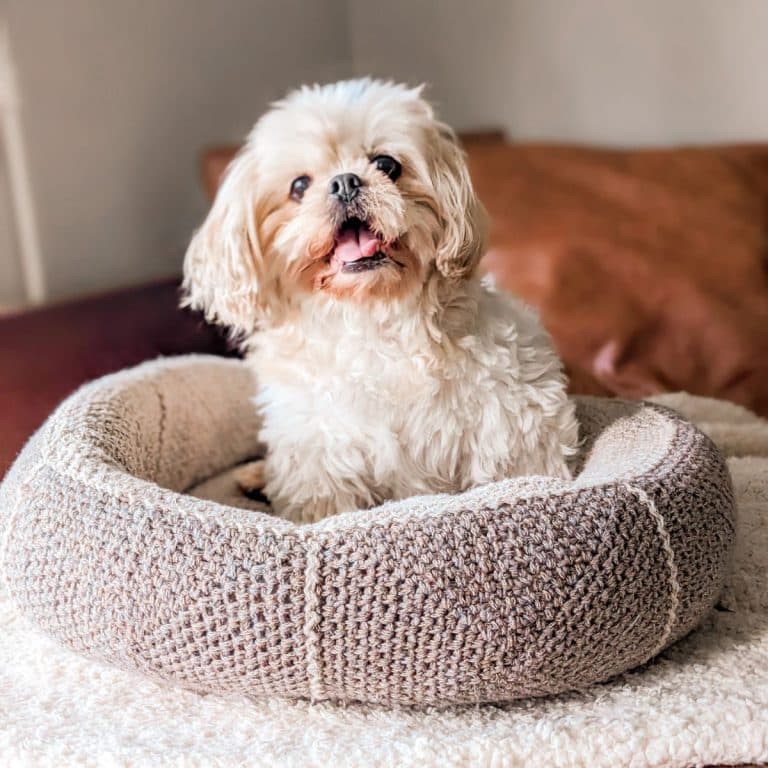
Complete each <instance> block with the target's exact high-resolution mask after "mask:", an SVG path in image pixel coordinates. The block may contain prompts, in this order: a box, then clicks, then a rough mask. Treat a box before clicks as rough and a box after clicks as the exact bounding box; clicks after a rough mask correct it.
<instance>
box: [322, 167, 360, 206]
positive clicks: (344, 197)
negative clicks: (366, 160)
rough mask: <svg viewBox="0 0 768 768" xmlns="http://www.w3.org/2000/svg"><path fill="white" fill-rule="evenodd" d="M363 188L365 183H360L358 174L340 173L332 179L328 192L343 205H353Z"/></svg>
mask: <svg viewBox="0 0 768 768" xmlns="http://www.w3.org/2000/svg"><path fill="white" fill-rule="evenodd" d="M362 186H363V182H362V181H360V177H359V176H357V175H356V174H354V173H340V174H339V175H338V176H334V177H333V178H332V179H331V183H330V184H329V185H328V191H329V192H330V193H331V196H332V197H335V198H336V199H337V200H339V201H341V202H342V203H351V202H352V201H353V200H354V199H355V198H356V197H357V193H358V191H359V190H360V187H362Z"/></svg>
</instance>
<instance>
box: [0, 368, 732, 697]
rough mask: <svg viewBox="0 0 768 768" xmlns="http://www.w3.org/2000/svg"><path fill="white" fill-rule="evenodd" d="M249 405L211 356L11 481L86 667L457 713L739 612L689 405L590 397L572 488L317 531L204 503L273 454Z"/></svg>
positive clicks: (1, 494)
mask: <svg viewBox="0 0 768 768" xmlns="http://www.w3.org/2000/svg"><path fill="white" fill-rule="evenodd" d="M252 390H253V382H252V379H251V374H250V372H249V369H248V368H247V367H246V366H245V365H244V364H243V363H241V362H239V361H235V360H225V359H219V358H212V357H204V356H200V357H197V356H193V357H183V358H174V359H166V360H160V361H155V362H152V363H147V364H144V365H141V366H139V367H137V368H134V369H131V370H128V371H124V372H121V373H118V374H114V375H112V376H108V377H106V378H104V379H101V380H99V381H96V382H94V383H92V384H89V385H88V386H86V387H84V388H82V389H81V390H80V391H79V392H77V393H75V394H74V395H73V396H72V397H70V398H69V399H68V400H67V401H66V402H64V403H63V404H62V405H61V406H60V408H59V409H58V410H57V411H56V412H55V413H54V415H53V416H51V418H50V419H49V420H48V422H47V423H46V424H45V425H44V426H43V427H42V428H41V429H40V430H39V431H38V433H37V434H36V435H35V436H34V437H33V438H32V440H31V441H30V442H29V444H28V445H27V446H26V448H25V449H24V451H23V452H22V454H21V455H20V456H19V458H18V459H17V461H16V463H15V465H14V466H13V468H12V469H11V471H10V473H9V475H8V477H7V478H6V479H5V481H4V483H3V485H2V486H0V547H1V548H2V549H0V558H2V559H1V560H0V567H1V568H2V570H1V571H0V572H2V573H3V574H4V576H5V578H6V580H7V583H8V585H9V588H10V591H11V594H12V596H13V598H14V600H15V602H16V603H17V605H18V606H19V607H20V609H21V610H23V611H24V612H25V613H26V614H27V616H28V617H29V618H30V619H32V620H33V621H34V622H35V623H36V624H37V625H38V626H39V627H41V628H42V629H43V630H45V631H46V632H48V633H50V634H52V635H53V636H55V637H57V638H59V639H60V640H61V641H62V642H64V643H66V644H67V645H68V646H70V647H71V648H73V649H74V650H76V651H79V652H82V653H86V654H89V655H91V656H93V657H96V658H99V659H102V660H104V661H107V662H111V663H113V664H117V665H120V666H122V667H124V668H129V669H136V670H139V671H141V672H143V673H146V674H149V675H152V676H154V677H158V678H161V679H164V680H168V681H172V682H174V683H177V684H180V685H183V686H186V687H189V688H194V689H197V690H200V691H207V692H214V693H226V694H232V693H236V694H238V693H239V694H246V695H249V696H254V697H269V696H285V697H302V698H311V699H314V700H320V699H334V700H342V701H367V702H382V703H389V704H392V703H408V704H447V703H451V702H481V701H500V700H509V699H515V698H519V697H526V696H538V695H544V694H551V693H557V692H561V691H565V690H569V689H573V688H581V687H583V686H586V685H589V684H592V683H595V682H598V681H602V680H606V679H607V678H610V677H611V676H613V675H616V674H618V673H619V672H622V671H624V670H627V669H630V668H632V667H634V666H637V665H640V664H642V663H644V662H646V661H648V660H649V659H650V658H652V657H653V656H654V655H655V654H657V653H658V652H659V651H661V650H662V649H663V648H665V647H666V646H667V645H669V644H670V643H672V642H674V641H675V640H677V639H678V638H680V637H682V636H683V635H685V634H686V633H687V632H689V631H690V630H691V629H692V628H693V627H694V626H695V625H696V624H697V622H699V621H700V619H701V618H702V617H703V616H704V615H705V614H706V613H707V611H709V610H710V609H711V608H712V606H713V604H714V603H715V601H716V599H717V597H718V595H719V592H720V589H721V587H722V585H723V581H724V578H725V574H726V571H727V566H728V560H729V551H730V549H731V544H732V542H733V534H734V500H733V494H732V490H731V484H730V479H729V476H728V472H727V469H726V468H725V464H724V461H723V459H722V457H721V455H720V454H719V452H718V451H717V449H716V448H715V447H714V445H713V444H712V442H711V441H710V440H709V439H708V438H707V437H705V436H704V435H703V434H702V433H701V432H699V431H698V430H697V429H696V428H695V427H693V426H692V425H691V424H689V423H687V422H685V421H683V420H682V419H680V418H679V417H678V416H676V415H675V414H674V413H673V412H671V411H668V410H666V409H663V408H660V407H657V406H651V405H647V404H638V403H628V402H622V401H616V400H607V399H592V398H583V399H579V401H578V413H579V419H580V423H581V425H582V437H583V451H582V455H581V457H580V459H579V463H578V466H577V467H576V472H575V479H574V480H573V481H568V482H565V481H562V480H556V479H552V478H541V477H536V478H518V479H512V480H506V481H504V482H500V483H495V484H491V485H488V486H485V487H482V488H478V489H475V490H473V491H470V492H467V493H464V494H460V495H455V496H449V495H443V496H429V497H424V496H422V497H416V498H412V499H408V500H406V501H401V502H393V503H389V504H385V505H383V506H381V507H379V508H377V509H373V510H369V511H365V512H356V513H348V514H344V515H339V516H337V517H334V518H328V519H326V520H323V521H321V522H319V523H315V524H313V525H306V526H298V525H295V524H293V523H290V522H288V521H285V520H281V519H278V518H276V517H274V516H271V515H269V514H266V513H264V512H259V511H254V510H253V509H250V510H249V509H242V508H238V507H236V506H233V504H236V503H240V502H242V506H247V500H244V499H242V498H241V499H240V500H239V501H238V499H237V498H236V497H233V498H227V499H225V501H227V503H222V502H221V501H215V500H211V499H201V498H197V497H195V496H193V495H192V494H191V493H190V491H192V492H198V491H199V489H200V488H203V489H205V488H208V489H209V490H210V488H212V487H216V485H217V481H216V480H215V479H214V480H211V478H221V477H226V475H225V474H224V475H222V473H225V472H226V470H227V469H228V468H231V467H232V466H234V465H236V464H238V463H240V462H242V461H244V460H246V459H248V458H251V457H253V456H254V455H255V454H256V453H257V452H258V450H259V446H258V444H257V442H256V434H257V429H258V420H257V416H256V413H255V411H254V408H253V406H252V404H251V402H250V397H251V395H252ZM201 484H202V485H201ZM219 485H221V484H219ZM225 485H226V483H225ZM222 487H223V486H222ZM195 488H197V489H198V491H195V490H194V489H195ZM233 493H234V492H233Z"/></svg>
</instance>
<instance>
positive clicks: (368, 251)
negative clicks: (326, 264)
mask: <svg viewBox="0 0 768 768" xmlns="http://www.w3.org/2000/svg"><path fill="white" fill-rule="evenodd" d="M387 249H388V245H387V243H385V242H384V240H383V238H382V237H381V235H379V234H378V233H377V232H375V231H374V230H373V229H371V227H370V225H369V224H368V223H367V222H365V221H363V220H362V219H358V218H356V217H352V218H349V219H347V220H346V221H344V222H343V223H342V224H341V226H340V227H339V229H338V230H337V232H336V239H335V243H334V247H333V252H332V253H331V261H334V262H336V263H337V264H338V265H339V268H340V270H341V271H342V272H368V271H369V270H372V269H379V268H380V267H383V266H384V265H385V264H387V263H389V261H390V258H389V256H388V254H387Z"/></svg>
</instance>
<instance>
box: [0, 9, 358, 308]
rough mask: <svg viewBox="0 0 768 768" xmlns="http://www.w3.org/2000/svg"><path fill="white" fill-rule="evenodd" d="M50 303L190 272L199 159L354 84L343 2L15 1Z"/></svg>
mask: <svg viewBox="0 0 768 768" xmlns="http://www.w3.org/2000/svg"><path fill="white" fill-rule="evenodd" d="M3 18H4V19H6V20H7V22H8V27H9V31H10V40H11V46H12V52H13V55H14V58H15V63H16V68H17V74H18V79H19V81H20V82H19V85H20V92H21V97H22V99H23V105H22V108H23V112H22V120H23V127H24V132H25V138H26V146H27V153H28V161H29V166H30V174H31V183H32V189H33V194H34V202H35V207H36V213H37V220H38V225H39V234H40V240H41V248H42V252H43V256H44V270H45V277H46V282H47V286H48V295H49V297H50V298H60V297H64V296H69V295H74V294H82V293H87V292H93V291H99V290H102V289H105V288H110V287H114V286H119V285H123V284H129V283H137V282H141V281H143V280H148V279H150V278H153V277H156V276H159V275H167V274H171V273H175V272H177V271H178V270H179V267H180V263H181V255H182V253H183V250H184V247H185V245H186V242H187V240H188V238H189V236H190V234H191V232H192V229H193V228H194V227H195V226H196V225H197V224H198V223H199V222H200V221H201V218H202V216H203V214H204V210H205V203H204V200H203V197H202V193H201V191H200V185H199V182H198V177H197V168H198V154H199V151H200V149H201V147H203V146H204V145H206V144H209V143H211V142H218V141H222V140H224V141H226V140H228V139H239V138H240V137H242V136H243V135H244V134H245V132H246V131H247V130H248V128H249V127H250V126H251V124H252V123H253V121H254V120H255V118H256V117H258V115H259V114H260V113H261V112H262V111H263V110H264V108H265V106H266V105H267V103H268V102H269V101H270V100H272V99H274V98H276V97H278V96H280V95H282V94H283V93H284V91H285V90H286V89H287V88H289V87H293V86H295V85H296V84H298V83H301V82H304V81H306V80H316V79H319V80H326V79H336V78H338V77H341V76H344V75H347V74H349V70H350V59H349V50H348V45H347V36H346V17H345V8H344V5H343V2H341V0H312V2H305V1H304V0H281V1H280V2H276V1H275V0H216V2H198V1H193V0H152V2H140V3H131V2H116V1H114V0H113V1H110V2H105V0H66V2H60V1H59V0H0V19H3Z"/></svg>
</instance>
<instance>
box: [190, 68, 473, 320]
mask: <svg viewBox="0 0 768 768" xmlns="http://www.w3.org/2000/svg"><path fill="white" fill-rule="evenodd" d="M483 221H484V217H483V214H482V209H481V206H480V204H479V203H478V201H477V199H476V198H475V195H474V192H473V189H472V184H471V182H470V179H469V174H468V172H467V168H466V165H465V162H464V157H463V153H462V151H461V150H460V148H459V147H458V145H457V143H456V138H455V136H454V134H453V132H452V131H451V130H450V128H448V127H447V126H446V125H444V124H443V123H441V122H439V121H437V120H436V119H435V116H434V113H433V111H432V108H431V107H430V105H429V104H428V103H427V102H426V101H425V100H424V99H423V98H422V97H421V92H420V89H409V88H406V87H404V86H401V85H394V84H392V83H385V82H380V81H375V80H368V79H364V80H352V81H345V82H340V83H336V84H334V85H328V86H314V87H305V88H302V89H300V90H298V91H295V92H293V93H291V94H290V95H289V96H288V97H287V98H286V99H284V100H283V101H280V102H278V103H277V104H275V105H274V108H273V109H272V110H271V111H270V112H268V113H267V114H266V115H264V117H262V118H261V120H259V122H258V123H257V124H256V126H255V127H254V129H253V131H252V132H251V134H250V135H249V137H248V140H247V143H246V145H245V147H244V148H243V150H242V151H241V152H240V154H239V155H238V156H237V158H236V159H235V160H234V161H233V162H232V164H231V166H230V167H229V169H228V171H227V173H226V176H225V179H224V181H223V184H222V186H221V188H220V190H219V193H218V195H217V197H216V200H215V202H214V204H213V207H212V209H211V211H210V213H209V214H208V217H207V219H206V220H205V223H204V224H203V226H202V228H201V229H200V230H199V231H198V232H197V233H196V234H195V236H194V238H193V240H192V243H191V244H190V246H189V249H188V251H187V255H186V259H185V264H184V271H185V277H184V288H185V293H186V299H185V303H186V304H187V305H189V306H193V307H195V308H198V309H202V310H203V311H204V312H205V313H206V316H207V317H208V319H210V320H215V321H217V322H220V323H222V324H224V325H227V326H229V327H231V328H232V329H233V330H235V331H236V332H239V333H241V334H249V333H251V332H252V331H254V330H256V329H257V328H259V327H260V326H264V325H270V324H271V323H272V322H276V321H278V320H279V318H280V317H282V316H284V314H285V312H286V311H287V310H289V309H290V308H291V307H292V306H296V305H297V304H298V303H299V302H301V301H303V300H306V299H307V298H308V297H313V298H315V299H319V300H321V301H334V302H387V301H393V300H396V299H398V298H402V297H405V296H407V295H409V294H414V293H416V292H419V291H421V290H422V288H423V286H424V284H425V282H426V281H427V280H428V279H430V278H431V277H432V276H437V277H438V279H442V280H446V281H456V280H461V279H463V278H466V277H467V276H469V275H471V274H472V272H473V271H474V269H475V267H476V265H477V262H478V260H479V257H480V255H481V253H482V250H483V244H484V239H483Z"/></svg>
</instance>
